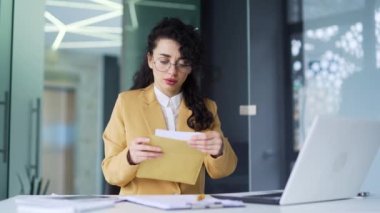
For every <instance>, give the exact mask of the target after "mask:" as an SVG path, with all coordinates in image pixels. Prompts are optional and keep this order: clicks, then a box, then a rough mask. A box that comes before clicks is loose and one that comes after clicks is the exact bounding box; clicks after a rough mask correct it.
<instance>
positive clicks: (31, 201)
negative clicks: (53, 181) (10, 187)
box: [15, 195, 119, 213]
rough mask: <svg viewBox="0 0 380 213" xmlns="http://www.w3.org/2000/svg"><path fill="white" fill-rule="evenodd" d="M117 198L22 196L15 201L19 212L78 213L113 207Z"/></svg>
mask: <svg viewBox="0 0 380 213" xmlns="http://www.w3.org/2000/svg"><path fill="white" fill-rule="evenodd" d="M117 201H119V199H118V198H116V197H108V196H98V195H48V196H20V197H17V198H16V199H15V202H16V206H17V212H28V213H37V212H38V213H44V212H46V213H48V212H49V213H78V212H83V211H89V210H95V209H103V208H109V207H113V206H114V205H115V203H116V202H117Z"/></svg>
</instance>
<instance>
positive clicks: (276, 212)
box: [0, 196, 380, 213]
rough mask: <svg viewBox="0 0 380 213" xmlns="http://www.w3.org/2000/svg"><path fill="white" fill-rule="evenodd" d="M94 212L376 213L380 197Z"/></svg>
mask: <svg viewBox="0 0 380 213" xmlns="http://www.w3.org/2000/svg"><path fill="white" fill-rule="evenodd" d="M0 212H4V213H16V212H17V209H16V204H15V202H14V198H10V199H7V200H4V201H0ZM92 212H98V213H100V212H102V213H125V212H138V213H147V212H181V213H188V212H192V213H206V212H208V213H216V212H222V213H223V212H239V213H247V212H259V213H324V212H329V213H330V212H333V213H347V212H349V213H355V212H360V213H363V212H367V213H370V212H371V213H375V212H380V197H379V196H370V197H368V198H353V199H348V200H340V201H331V202H321V203H312V204H302V205H291V206H272V205H262V204H247V205H246V207H243V208H225V209H202V210H180V211H165V210H159V209H154V208H150V207H145V206H141V205H138V204H134V203H128V202H123V203H118V204H117V205H116V206H115V207H114V208H108V209H103V210H97V211H92Z"/></svg>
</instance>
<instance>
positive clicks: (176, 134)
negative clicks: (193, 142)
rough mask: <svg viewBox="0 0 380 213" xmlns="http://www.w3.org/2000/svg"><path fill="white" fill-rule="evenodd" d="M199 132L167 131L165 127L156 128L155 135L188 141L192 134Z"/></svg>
mask: <svg viewBox="0 0 380 213" xmlns="http://www.w3.org/2000/svg"><path fill="white" fill-rule="evenodd" d="M196 134H200V132H181V131H169V130H165V129H156V130H155V135H156V136H158V137H163V138H170V139H174V140H181V141H188V140H190V138H191V137H192V136H193V135H196Z"/></svg>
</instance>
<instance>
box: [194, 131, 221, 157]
mask: <svg viewBox="0 0 380 213" xmlns="http://www.w3.org/2000/svg"><path fill="white" fill-rule="evenodd" d="M187 143H188V144H189V145H190V146H191V147H193V148H195V149H198V150H199V151H201V152H204V153H207V154H210V155H211V156H213V157H218V156H220V155H222V154H223V140H222V137H221V136H220V134H219V132H216V131H208V132H204V133H199V134H196V135H194V136H193V137H191V139H190V140H189V141H187Z"/></svg>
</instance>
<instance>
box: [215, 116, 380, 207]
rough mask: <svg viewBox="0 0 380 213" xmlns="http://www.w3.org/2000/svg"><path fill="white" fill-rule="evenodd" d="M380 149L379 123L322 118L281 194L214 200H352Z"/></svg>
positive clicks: (314, 124)
mask: <svg viewBox="0 0 380 213" xmlns="http://www.w3.org/2000/svg"><path fill="white" fill-rule="evenodd" d="M379 145H380V121H369V120H358V119H348V118H338V117H331V116H321V117H319V118H317V119H316V120H315V121H314V123H313V124H312V127H311V129H310V134H309V135H308V137H307V138H306V140H305V143H304V145H303V148H302V149H301V151H300V153H299V156H298V158H297V161H296V163H295V165H294V167H293V170H292V172H291V174H290V177H289V179H288V182H287V183H286V186H285V189H284V190H283V191H276V192H275V193H263V194H255V195H248V196H235V195H233V196H232V195H231V196H230V195H214V197H217V198H228V199H234V200H242V201H244V202H248V203H264V204H277V205H287V204H297V203H308V202H319V201H328V200H338V199H346V198H352V197H355V196H356V194H357V193H358V191H359V190H360V187H361V185H362V182H363V181H364V179H365V177H366V175H367V172H368V169H369V167H370V166H371V163H372V161H373V159H374V157H375V156H376V154H377V152H378V149H379Z"/></svg>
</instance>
